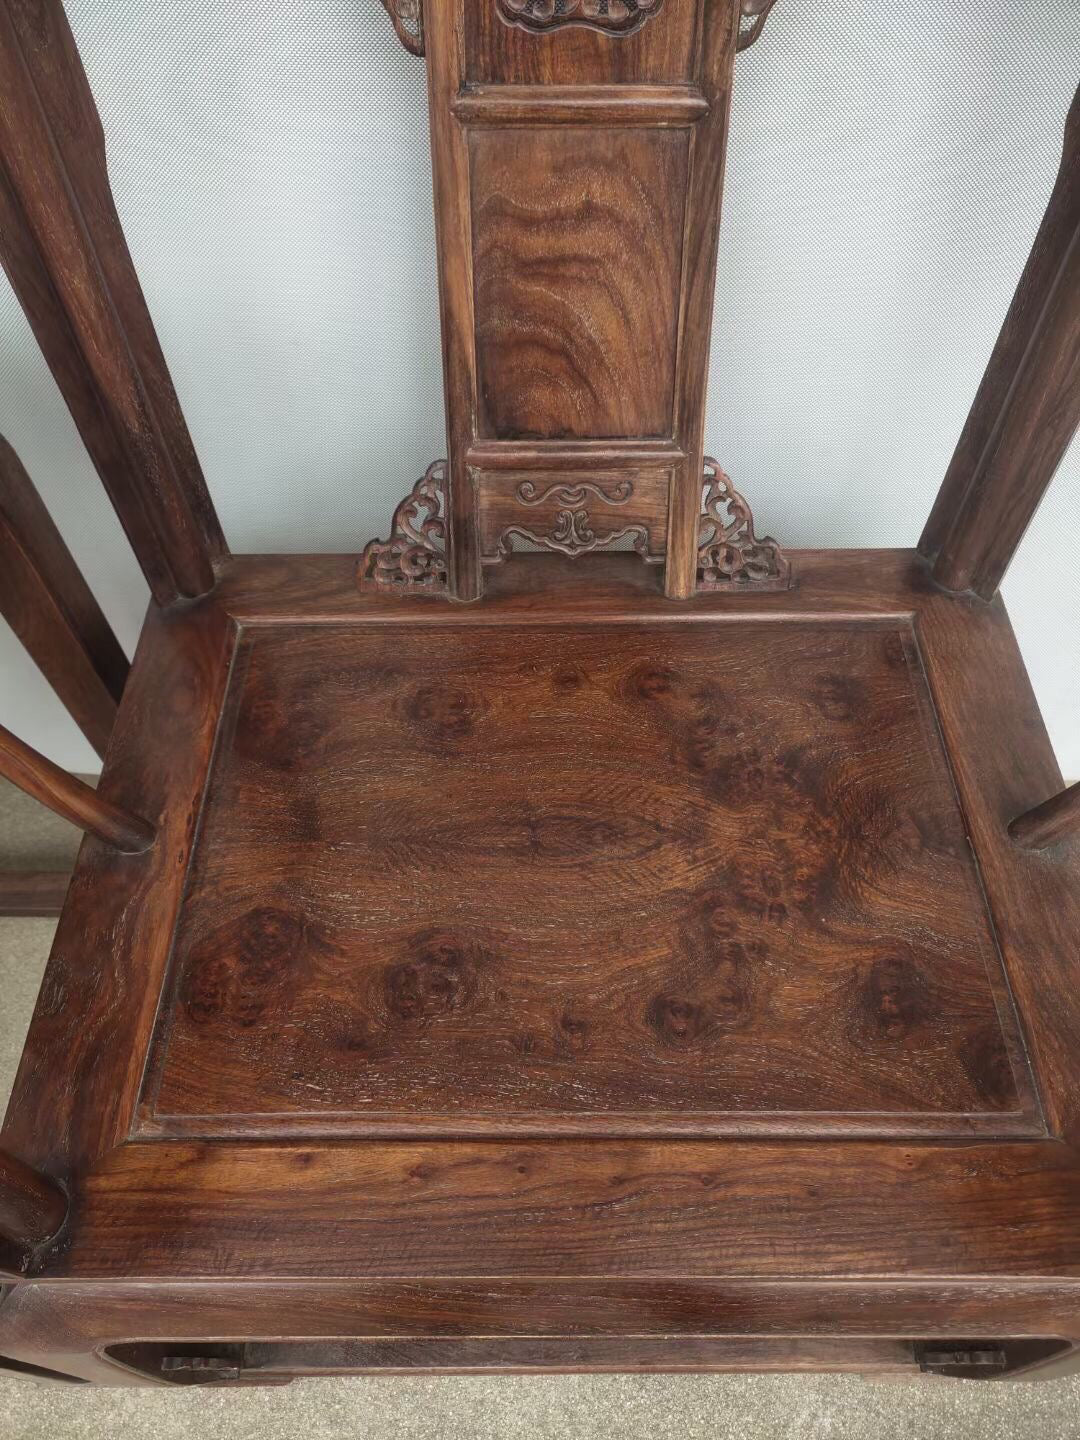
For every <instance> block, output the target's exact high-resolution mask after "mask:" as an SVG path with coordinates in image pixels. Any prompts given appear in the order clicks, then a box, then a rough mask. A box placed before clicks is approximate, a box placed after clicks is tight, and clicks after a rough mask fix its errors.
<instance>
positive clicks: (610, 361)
mask: <svg viewBox="0 0 1080 1440" xmlns="http://www.w3.org/2000/svg"><path fill="white" fill-rule="evenodd" d="M739 13H740V12H739V7H738V4H737V0H723V3H720V4H716V5H712V4H705V3H704V0H667V3H665V4H664V5H662V6H661V5H658V4H656V5H654V4H652V3H651V0H650V3H648V4H645V3H640V4H633V5H626V4H623V3H622V0H613V3H612V4H611V5H607V4H604V5H596V4H594V3H593V0H573V3H570V4H567V5H565V6H559V7H553V6H550V5H547V4H545V3H540V0H476V3H474V0H469V3H465V0H431V3H429V5H428V6H427V9H426V13H425V17H424V22H423V23H424V36H425V50H426V54H427V61H428V83H429V101H430V108H431V124H432V156H433V164H434V173H435V213H436V228H437V233H438V236H439V261H440V284H441V293H442V321H443V324H442V331H443V358H444V374H445V379H446V404H447V433H448V443H449V456H448V461H447V478H446V484H445V497H444V499H445V513H444V515H443V516H442V518H441V519H440V522H439V523H440V524H445V529H446V535H445V537H443V540H444V547H443V548H444V551H445V555H443V551H439V556H440V558H439V560H438V561H437V562H436V561H431V562H424V563H423V564H422V565H421V568H420V569H419V570H417V571H416V572H415V573H410V572H408V571H407V570H403V568H402V567H401V566H400V565H398V564H395V565H394V566H391V567H387V566H384V567H383V568H381V569H380V568H377V567H374V566H372V565H371V564H365V565H362V566H361V571H360V579H361V583H362V584H363V585H365V586H372V585H380V584H382V585H387V586H396V587H401V588H406V589H415V590H417V591H430V590H431V589H432V588H433V584H432V578H431V577H432V572H433V570H434V569H436V568H437V567H438V565H441V564H445V567H446V575H447V580H446V586H445V589H446V591H447V593H449V594H450V595H451V596H452V597H454V598H456V599H459V600H460V599H464V600H472V599H476V598H477V597H478V596H479V595H480V593H481V591H482V589H483V581H482V567H483V566H484V565H493V564H499V563H501V562H502V561H503V560H504V559H505V558H506V556H507V554H508V553H510V551H511V550H512V549H513V548H514V547H515V545H516V546H517V547H518V548H520V546H521V544H522V543H525V544H533V545H540V546H542V547H546V548H550V549H552V550H554V551H556V552H558V553H560V554H562V555H563V556H569V557H571V558H576V557H577V556H578V555H579V554H584V553H586V552H587V551H589V550H592V549H595V548H597V547H598V546H601V545H605V544H613V543H617V541H621V540H627V541H631V540H632V541H633V543H634V545H635V547H636V548H637V549H638V551H639V553H640V554H641V555H642V556H643V557H645V558H646V559H649V560H657V559H659V558H661V557H663V558H664V559H665V562H666V563H665V585H666V589H667V593H668V595H669V596H672V597H681V598H685V597H688V596H690V595H692V594H694V592H695V590H696V589H697V586H698V579H699V565H698V547H699V544H700V536H699V533H698V532H699V520H700V517H701V513H702V491H703V455H702V436H703V432H704V405H705V380H706V369H707V357H708V348H709V333H710V326H711V315H712V292H713V286H714V281H715V272H716V245H717V233H718V219H719V206H720V191H721V179H722V175H723V167H724V152H725V146H726V137H727V126H728V112H729V108H730V97H731V77H732V69H733V64H734V57H735V48H736V40H737V36H738V26H739ZM755 13H757V12H756V11H755ZM762 18H763V17H762ZM648 447H652V453H651V454H649V452H648ZM650 461H652V462H653V463H652V464H650V463H649V462H650ZM534 465H535V466H536V467H537V468H542V469H544V470H546V471H548V472H551V473H552V474H558V475H559V476H560V477H561V480H562V482H563V484H564V485H565V486H566V488H567V490H568V491H570V492H571V493H575V492H576V491H577V490H578V489H580V487H581V486H582V485H587V484H589V483H590V482H594V481H595V480H596V479H597V477H598V476H602V475H604V474H606V473H608V472H609V471H610V470H612V469H613V468H614V469H615V470H617V471H619V472H621V473H623V474H624V476H625V478H626V480H627V481H629V482H630V483H632V485H633V487H634V498H633V501H632V503H631V504H630V505H629V507H628V508H627V510H626V512H625V513H624V514H622V515H621V516H620V524H619V525H618V526H617V527H616V528H615V529H609V528H607V527H605V528H604V529H603V530H602V531H598V530H597V529H596V528H595V527H594V526H593V525H592V523H591V516H592V511H591V510H588V511H586V510H585V509H582V508H581V507H574V506H569V505H567V506H563V507H562V509H561V510H559V511H558V513H557V514H555V515H553V516H552V517H551V519H552V524H551V525H550V526H549V527H547V528H544V527H541V528H539V529H537V528H536V527H535V526H534V525H533V524H532V523H531V522H532V520H533V519H534V518H535V517H534V516H532V515H530V513H529V511H528V510H527V509H526V508H524V507H523V506H522V505H518V506H517V507H516V508H515V505H514V501H515V498H516V496H515V494H514V492H513V491H510V492H507V491H506V489H505V474H504V472H507V471H509V472H514V471H518V470H526V469H529V468H532V467H533V466H534ZM405 503H406V504H409V503H410V501H406V502H405ZM493 509H495V510H498V511H499V512H500V515H501V516H502V522H503V523H501V525H500V528H499V529H498V530H497V531H494V530H493V527H492V525H491V522H490V517H491V513H492V510H493ZM399 513H400V512H399ZM658 515H662V516H664V519H663V523H662V524H659V523H657V518H656V517H657V516H658ZM397 528H398V527H397V526H395V530H396V531H397ZM605 537H607V538H605ZM390 543H391V544H393V538H392V540H391V542H390ZM412 543H413V542H411V541H409V540H405V541H403V542H402V544H403V545H404V546H410V545H411V544H412ZM382 553H385V551H383V552H382ZM411 553H414V554H415V553H419V552H415V551H413V552H411ZM516 573H517V572H515V575H516ZM774 578H775V577H774V576H770V577H768V579H769V583H771V581H772V580H773V579H774ZM741 583H749V584H757V583H759V577H758V575H757V574H756V572H755V573H753V574H751V573H750V572H749V571H746V572H745V573H744V574H743V576H742V581H741ZM434 588H438V587H437V586H436V587H434Z"/></svg>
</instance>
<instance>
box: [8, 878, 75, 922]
mask: <svg viewBox="0 0 1080 1440" xmlns="http://www.w3.org/2000/svg"><path fill="white" fill-rule="evenodd" d="M70 884H71V873H70V871H67V870H60V871H53V870H0V915H24V916H34V915H37V916H42V915H59V914H60V911H61V909H62V908H63V905H64V898H65V896H66V895H67V892H68V886H69V885H70Z"/></svg>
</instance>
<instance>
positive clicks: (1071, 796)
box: [1009, 783, 1080, 850]
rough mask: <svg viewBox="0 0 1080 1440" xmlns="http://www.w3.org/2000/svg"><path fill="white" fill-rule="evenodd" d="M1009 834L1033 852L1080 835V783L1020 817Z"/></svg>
mask: <svg viewBox="0 0 1080 1440" xmlns="http://www.w3.org/2000/svg"><path fill="white" fill-rule="evenodd" d="M1009 834H1010V835H1011V836H1012V838H1013V839H1014V840H1016V841H1018V842H1019V843H1020V844H1021V845H1026V846H1027V847H1028V849H1029V850H1047V849H1049V848H1050V846H1052V845H1058V844H1060V843H1061V842H1062V841H1063V840H1068V839H1070V838H1072V837H1073V836H1076V835H1080V783H1078V784H1076V785H1070V786H1069V788H1068V789H1067V790H1062V791H1061V793H1060V794H1058V795H1053V796H1051V798H1050V799H1049V800H1044V801H1043V803H1042V804H1041V805H1036V806H1035V808H1034V809H1033V810H1027V811H1025V813H1024V814H1023V815H1018V816H1017V817H1016V819H1015V820H1014V821H1013V822H1012V824H1011V825H1010V826H1009Z"/></svg>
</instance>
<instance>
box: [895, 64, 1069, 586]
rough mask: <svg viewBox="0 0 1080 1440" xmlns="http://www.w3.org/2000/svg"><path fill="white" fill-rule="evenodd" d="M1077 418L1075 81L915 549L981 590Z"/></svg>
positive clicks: (994, 577)
mask: <svg viewBox="0 0 1080 1440" xmlns="http://www.w3.org/2000/svg"><path fill="white" fill-rule="evenodd" d="M1078 425H1080V90H1078V91H1077V94H1076V97H1075V98H1074V100H1073V103H1072V108H1071V110H1070V111H1069V116H1068V119H1067V121H1066V125H1065V141H1064V147H1063V151H1062V157H1061V168H1060V170H1059V171H1058V176H1057V180H1056V182H1055V184H1054V189H1053V193H1052V195H1051V197H1050V203H1049V205H1048V206H1047V209H1046V214H1045V216H1044V217H1043V221H1042V224H1041V225H1040V227H1039V233H1038V235H1037V236H1036V238H1035V244H1034V247H1033V249H1032V252H1031V255H1030V257H1029V259H1028V262H1027V265H1026V266H1025V267H1024V273H1023V275H1022V276H1021V277H1020V283H1019V285H1018V286H1017V289H1016V294H1015V296H1014V297H1013V302H1012V305H1011V306H1010V308H1009V313H1008V315H1007V316H1006V318H1005V323H1004V325H1003V327H1002V330H1001V334H1000V335H999V336H998V339H997V343H996V345H995V346H994V352H993V354H992V355H991V357H990V363H989V364H988V365H987V368H986V374H985V375H984V376H983V379H982V383H981V385H980V386H979V390H978V393H977V395H976V396H975V401H974V403H973V405H972V408H971V413H970V414H969V416H968V419H967V421H966V423H965V425H964V429H963V432H962V434H961V436H960V440H959V443H958V444H957V447H956V453H955V454H954V456H953V458H952V462H951V463H950V465H949V469H948V471H947V472H946V475H945V479H944V480H943V482H942V485H941V490H940V492H939V494H938V497H937V500H936V501H935V503H934V508H933V510H932V511H931V513H930V518H929V519H928V521H927V524H926V529H925V530H924V531H923V535H922V539H921V540H920V541H919V549H920V551H921V552H922V553H923V554H924V555H927V556H929V557H930V558H931V559H933V561H934V578H935V579H936V580H937V581H938V583H939V584H941V585H942V586H944V587H945V588H946V589H948V590H956V591H960V590H973V591H974V592H975V593H976V594H978V595H981V596H982V597H983V598H984V599H989V597H990V596H991V595H993V594H994V592H995V591H996V590H997V587H998V585H999V584H1000V582H1001V579H1002V576H1003V575H1004V574H1005V571H1006V570H1007V568H1008V566H1009V562H1010V561H1011V559H1012V557H1013V555H1014V554H1015V552H1016V547H1017V546H1018V545H1019V543H1020V541H1021V539H1022V538H1023V535H1024V531H1025V530H1026V529H1027V527H1028V523H1029V522H1030V520H1031V518H1032V516H1033V515H1034V514H1035V511H1036V509H1037V508H1038V505H1039V502H1040V500H1041V499H1042V497H1043V495H1044V494H1045V492H1046V488H1047V486H1048V485H1049V484H1050V481H1051V480H1052V479H1053V476H1054V472H1055V471H1056V470H1057V467H1058V465H1059V464H1060V463H1061V460H1062V459H1063V457H1064V455H1065V452H1066V450H1067V449H1068V447H1069V443H1070V441H1071V440H1072V437H1073V436H1074V434H1075V433H1076V429H1077V426H1078Z"/></svg>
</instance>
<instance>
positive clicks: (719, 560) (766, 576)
mask: <svg viewBox="0 0 1080 1440" xmlns="http://www.w3.org/2000/svg"><path fill="white" fill-rule="evenodd" d="M790 584H791V566H790V565H789V564H788V561H787V559H786V558H785V556H784V552H783V551H782V550H781V549H780V546H779V545H778V544H777V543H776V541H775V540H774V539H772V537H771V536H769V535H766V536H764V537H763V538H762V539H761V540H759V539H758V538H757V536H756V535H755V534H754V517H753V514H752V513H751V510H750V506H749V505H748V504H747V503H746V501H745V500H744V499H743V497H742V496H741V495H740V494H739V492H738V491H737V490H736V489H735V488H734V486H733V485H732V483H731V480H730V479H729V477H728V476H727V475H725V474H724V472H723V471H722V470H721V469H720V466H719V465H718V464H717V462H716V461H715V460H714V459H713V458H712V456H711V455H706V457H705V479H704V489H703V499H702V505H701V525H700V527H699V530H698V589H699V590H735V589H741V588H742V587H743V586H746V585H753V586H754V587H755V588H756V589H766V590H786V589H787V588H788V586H789V585H790Z"/></svg>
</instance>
